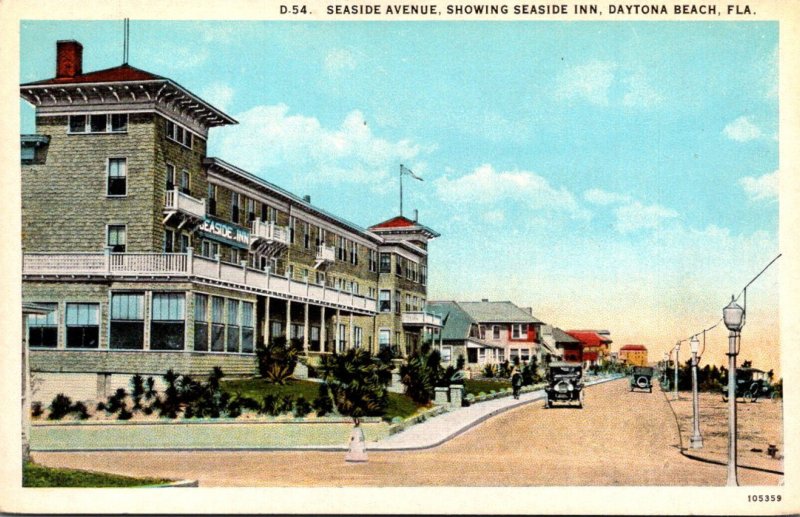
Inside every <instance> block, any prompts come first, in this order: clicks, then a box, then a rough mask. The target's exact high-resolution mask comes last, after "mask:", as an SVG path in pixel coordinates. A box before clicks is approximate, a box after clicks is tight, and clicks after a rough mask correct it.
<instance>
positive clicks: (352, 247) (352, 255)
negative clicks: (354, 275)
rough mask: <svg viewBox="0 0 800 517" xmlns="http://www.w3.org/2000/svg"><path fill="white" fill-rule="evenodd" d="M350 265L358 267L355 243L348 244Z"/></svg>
mask: <svg viewBox="0 0 800 517" xmlns="http://www.w3.org/2000/svg"><path fill="white" fill-rule="evenodd" d="M350 263H351V264H353V265H354V266H357V265H358V244H356V243H355V242H353V243H351V244H350Z"/></svg>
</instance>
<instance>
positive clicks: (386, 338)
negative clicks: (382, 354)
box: [378, 329, 392, 350]
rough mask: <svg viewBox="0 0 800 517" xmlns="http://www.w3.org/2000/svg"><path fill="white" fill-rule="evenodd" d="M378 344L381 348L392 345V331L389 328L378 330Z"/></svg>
mask: <svg viewBox="0 0 800 517" xmlns="http://www.w3.org/2000/svg"><path fill="white" fill-rule="evenodd" d="M378 346H379V347H380V349H381V350H383V349H384V348H389V347H390V346H392V331H391V330H389V329H381V330H380V331H378Z"/></svg>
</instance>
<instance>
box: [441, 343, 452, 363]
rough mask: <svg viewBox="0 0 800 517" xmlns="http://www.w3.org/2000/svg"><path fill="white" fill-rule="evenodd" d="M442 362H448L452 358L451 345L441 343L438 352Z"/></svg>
mask: <svg viewBox="0 0 800 517" xmlns="http://www.w3.org/2000/svg"><path fill="white" fill-rule="evenodd" d="M440 355H441V358H442V362H444V363H449V362H450V361H452V360H453V347H451V346H449V345H442V349H441V352H440Z"/></svg>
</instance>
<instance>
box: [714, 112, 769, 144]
mask: <svg viewBox="0 0 800 517" xmlns="http://www.w3.org/2000/svg"><path fill="white" fill-rule="evenodd" d="M723 132H724V133H725V136H727V137H728V138H730V139H731V140H736V141H737V142H748V141H750V140H755V139H757V138H760V137H761V135H762V133H761V129H759V127H758V126H756V125H755V124H753V123H752V122H751V121H750V118H749V117H745V116H742V117H739V118H737V119H736V120H734V121H733V122H731V123H729V124H728V125H727V126H725V129H723Z"/></svg>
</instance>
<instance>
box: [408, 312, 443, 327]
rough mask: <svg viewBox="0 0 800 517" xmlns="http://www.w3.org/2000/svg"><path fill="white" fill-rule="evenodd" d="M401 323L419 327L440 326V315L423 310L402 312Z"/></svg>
mask: <svg viewBox="0 0 800 517" xmlns="http://www.w3.org/2000/svg"><path fill="white" fill-rule="evenodd" d="M401 319H402V321H403V325H409V326H419V327H441V326H442V317H441V316H439V315H438V314H433V313H430V312H425V311H412V312H404V313H403V314H402V316H401Z"/></svg>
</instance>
